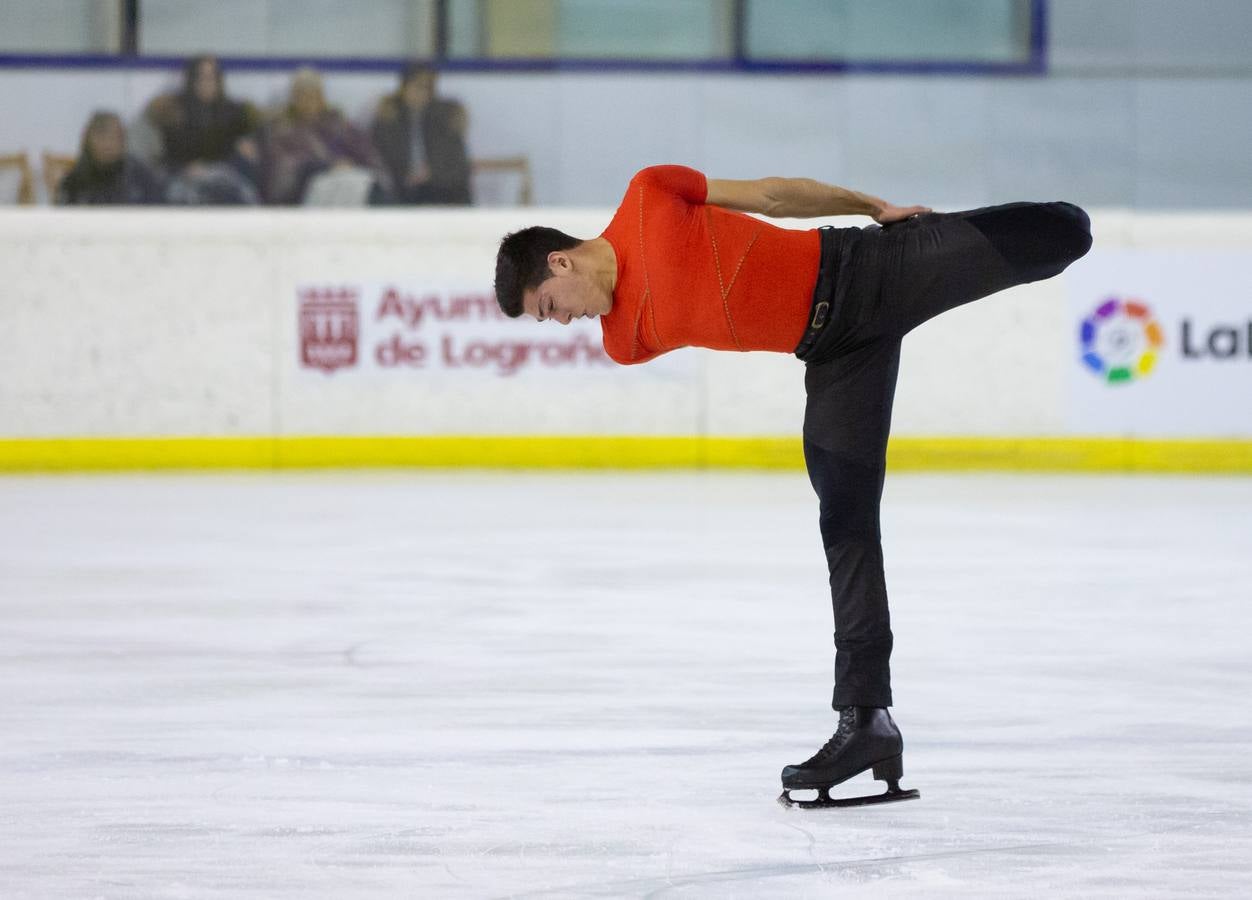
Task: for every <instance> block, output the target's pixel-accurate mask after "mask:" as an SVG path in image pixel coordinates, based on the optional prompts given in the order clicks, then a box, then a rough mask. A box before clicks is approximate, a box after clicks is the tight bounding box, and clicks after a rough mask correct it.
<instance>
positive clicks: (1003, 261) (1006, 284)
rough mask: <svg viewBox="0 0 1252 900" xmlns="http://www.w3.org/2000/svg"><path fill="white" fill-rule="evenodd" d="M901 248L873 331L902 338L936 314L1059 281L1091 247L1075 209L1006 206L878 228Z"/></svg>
mask: <svg viewBox="0 0 1252 900" xmlns="http://www.w3.org/2000/svg"><path fill="white" fill-rule="evenodd" d="M883 237H884V239H885V240H886V241H887V242H888V243H891V242H893V241H894V242H898V249H897V250H896V252H895V253H894V254H891V256H890V259H891V264H889V265H887V266H886V268H885V271H884V272H883V275H882V291H881V294H880V299H879V301H878V307H877V309H876V313H877V318H878V320H879V321H878V323H877V327H876V328H875V329H874V330H875V331H885V332H886V333H890V334H896V335H904V334H907V333H908V332H909V331H911V330H912V329H914V328H916V327H917V326H918V325H920V324H922V323H923V322H925V321H927V320H928V319H932V318H934V317H935V316H937V315H939V314H940V313H943V312H946V311H947V310H949V309H953V308H954V307H957V306H961V305H962V304H965V303H971V302H973V301H974V300H978V299H980V298H982V297H986V296H988V295H990V294H994V293H996V292H998V291H1002V290H1004V289H1006V288H1010V287H1014V286H1016V285H1019V284H1028V283H1030V282H1034V281H1041V280H1043V279H1045V278H1051V277H1053V276H1054V275H1059V274H1060V273H1061V272H1063V271H1065V269H1066V268H1067V267H1068V266H1069V265H1070V264H1071V263H1072V262H1074V261H1075V260H1077V259H1079V258H1080V257H1082V256H1083V255H1085V254H1086V252H1087V251H1088V250H1089V249H1090V248H1091V220H1090V219H1089V218H1088V217H1087V214H1086V212H1084V211H1083V210H1082V209H1081V208H1079V207H1077V206H1075V205H1073V204H1072V203H1063V202H1056V203H1006V204H1003V205H1001V206H988V207H984V208H982V209H971V210H965V211H963V212H955V213H929V214H927V215H924V216H919V217H917V218H916V219H912V220H909V221H906V222H901V223H898V224H893V225H888V226H886V228H884V229H883Z"/></svg>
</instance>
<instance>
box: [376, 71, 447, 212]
mask: <svg viewBox="0 0 1252 900" xmlns="http://www.w3.org/2000/svg"><path fill="white" fill-rule="evenodd" d="M435 77H436V75H435V70H434V69H432V68H430V67H429V66H426V65H423V64H422V63H409V64H408V65H407V66H405V67H404V71H403V72H401V73H400V87H399V89H398V90H397V91H396V92H395V93H394V94H389V95H387V96H386V97H384V98H383V99H382V102H381V103H379V105H378V112H377V113H376V114H375V116H374V124H373V127H372V129H371V133H372V136H373V138H374V146H375V147H376V148H377V149H378V152H379V154H380V155H381V156H382V158H383V162H384V163H385V164H386V166H387V172H388V174H389V175H390V176H391V182H392V184H393V186H394V191H395V200H396V202H398V203H469V202H470V163H469V156H468V154H467V153H466V151H465V110H464V108H463V107H462V106H461V104H459V103H457V102H456V101H455V100H440V99H436V97H435Z"/></svg>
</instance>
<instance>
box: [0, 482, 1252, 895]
mask: <svg viewBox="0 0 1252 900" xmlns="http://www.w3.org/2000/svg"><path fill="white" fill-rule="evenodd" d="M884 536H885V546H886V555H887V562H888V584H889V587H890V589H891V592H892V612H893V620H894V626H895V632H896V653H895V657H894V675H895V689H896V701H897V706H896V708H895V709H894V711H893V712H894V714H895V717H896V719H897V721H898V722H899V724H900V726H901V728H902V730H903V732H904V737H905V758H904V762H905V778H904V780H903V782H902V784H903V786H904V787H916V788H919V789H920V790H921V792H922V799H921V800H920V801H913V802H909V803H902V804H896V805H891V806H882V807H870V808H865V809H857V810H825V811H801V810H785V809H783V808H781V807H779V806H778V805H776V804H775V802H774V800H775V797H776V796H777V794H778V791H779V784H778V772H779V769H780V768H781V767H782V766H783V765H784V764H787V763H793V762H796V761H799V760H802V759H804V758H806V757H807V756H809V755H810V754H811V753H812V752H813V751H814V750H815V749H816V748H817V747H818V746H820V744H821V743H822V742H823V741H824V740H825V739H826V738H827V737H829V735H830V732H831V731H832V730H833V727H834V714H833V713H832V712H831V711H830V710H829V707H828V703H829V700H830V697H829V691H830V671H831V658H832V647H831V636H830V630H831V627H830V607H829V599H828V597H827V595H826V593H825V580H824V579H825V573H824V568H823V566H824V560H823V556H822V552H821V547H820V540H819V537H818V534H817V526H816V508H815V500H814V498H813V497H812V496H811V493H810V490H809V488H808V485H807V482H806V480H805V478H804V475H803V474H802V473H790V474H780V475H692V474H674V475H578V476H570V475H561V476H543V475H517V474H498V475H497V474H481V475H465V474H407V473H394V474H363V475H345V474H319V475H284V476H256V477H251V476H242V475H240V476H226V477H222V476H199V477H195V476H143V477H140V476H135V477H61V478H9V479H3V480H0V629H2V631H3V642H2V643H0V896H3V897H4V898H6V900H10V898H24V897H29V898H39V900H47V898H62V897H65V898H69V897H74V898H82V897H109V898H113V897H116V898H146V897H194V898H214V897H244V896H246V897H271V898H308V897H335V898H356V897H444V896H448V897H460V896H466V897H504V896H523V897H587V896H649V897H651V896H659V897H674V898H677V897H696V896H706V897H779V898H781V897H787V898H792V897H805V896H808V897H826V896H832V895H836V894H850V895H853V896H855V895H862V894H864V893H865V892H866V887H867V886H872V888H873V895H874V896H875V897H934V896H960V897H989V898H990V897H1006V896H1047V897H1066V896H1070V897H1109V898H1113V897H1118V898H1120V897H1125V896H1131V895H1151V896H1153V897H1183V896H1186V897H1232V896H1248V895H1249V893H1252V715H1250V713H1252V701H1250V698H1252V479H1249V480H1236V479H1226V480H1223V479H1186V478H1176V479H1173V478H1154V477H1126V478H1104V477H1059V476H1058V477H1009V476H993V475H974V476H960V477H957V476H947V477H940V476H927V477H918V476H889V478H888V485H887V492H886V497H885V500H884ZM848 787H849V788H851V789H852V790H851V792H852V793H859V792H861V790H862V789H864V790H870V789H877V788H880V787H881V785H879V784H878V783H874V782H870V781H869V779H868V777H867V776H865V777H863V778H862V779H859V780H858V782H856V783H853V784H852V785H849V786H848Z"/></svg>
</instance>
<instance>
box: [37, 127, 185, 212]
mask: <svg viewBox="0 0 1252 900" xmlns="http://www.w3.org/2000/svg"><path fill="white" fill-rule="evenodd" d="M161 197H162V190H161V183H160V181H159V180H158V179H157V177H156V175H155V174H153V172H152V170H151V169H149V168H148V167H147V166H146V165H145V164H144V163H142V162H140V161H139V160H138V159H136V158H135V157H133V156H130V155H129V154H127V152H126V129H125V128H123V127H122V120H121V119H119V118H118V117H117V115H116V114H115V113H111V112H97V113H93V114H92V116H91V119H90V120H88V122H87V127H86V128H84V129H83V141H82V147H81V149H80V150H79V152H78V160H77V162H75V163H74V168H72V169H70V171H69V172H68V173H66V175H65V177H64V178H62V179H61V183H60V185H58V186H57V196H56V202H57V203H59V204H70V205H92V206H94V205H103V204H140V203H160V202H161Z"/></svg>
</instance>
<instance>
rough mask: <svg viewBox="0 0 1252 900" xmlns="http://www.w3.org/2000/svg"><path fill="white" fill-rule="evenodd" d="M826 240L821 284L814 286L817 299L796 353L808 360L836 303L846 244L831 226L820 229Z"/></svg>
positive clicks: (797, 345) (819, 266)
mask: <svg viewBox="0 0 1252 900" xmlns="http://www.w3.org/2000/svg"><path fill="white" fill-rule="evenodd" d="M818 232H819V234H820V236H821V242H822V257H821V262H820V263H819V265H818V269H817V284H815V285H814V286H813V302H812V304H811V305H810V307H809V324H808V327H807V328H805V329H804V336H803V337H801V338H800V343H798V344H796V349H795V355H796V356H798V357H799V358H800V359H804V358H805V356H806V355H807V354H808V352H809V351H810V350H812V349H813V345H814V344H816V343H817V339H818V337H820V336H821V333H822V328H824V327H825V326H826V323H827V322H829V321H830V312H831V304H832V303H833V302H834V291H835V279H836V277H837V276H838V274H839V256H840V249H841V247H842V243H843V242H842V241H841V240H840V235H839V230H838V229H836V228H834V227H833V226H831V225H823V226H822V227H821V228H819V229H818Z"/></svg>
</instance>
